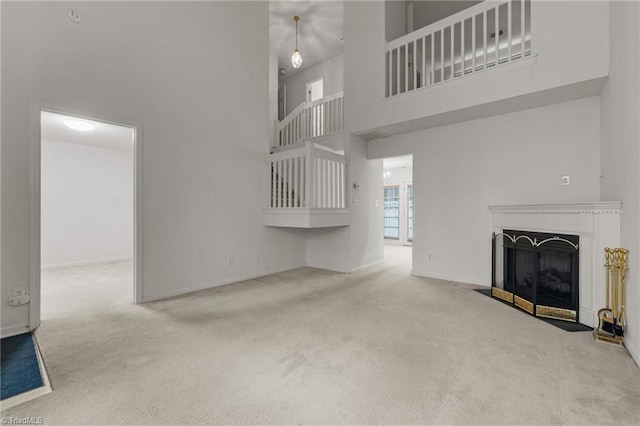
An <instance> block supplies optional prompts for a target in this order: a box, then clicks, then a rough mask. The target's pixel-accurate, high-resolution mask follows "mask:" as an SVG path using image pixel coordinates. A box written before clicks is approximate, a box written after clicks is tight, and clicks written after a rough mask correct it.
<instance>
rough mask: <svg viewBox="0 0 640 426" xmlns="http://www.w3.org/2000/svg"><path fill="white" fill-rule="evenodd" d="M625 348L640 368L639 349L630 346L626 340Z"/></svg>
mask: <svg viewBox="0 0 640 426" xmlns="http://www.w3.org/2000/svg"><path fill="white" fill-rule="evenodd" d="M624 347H625V348H627V352H629V355H631V358H632V359H633V360H634V361H635V363H636V366H637V367H638V368H640V353H638V349H637V348H636V347H635V346H634V345H630V344H629V341H628V340H626V339H625V341H624Z"/></svg>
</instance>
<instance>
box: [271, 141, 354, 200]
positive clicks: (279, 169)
mask: <svg viewBox="0 0 640 426" xmlns="http://www.w3.org/2000/svg"><path fill="white" fill-rule="evenodd" d="M268 161H269V164H270V171H271V177H270V178H271V182H270V186H271V192H270V194H271V199H270V202H269V207H270V208H272V209H304V208H312V209H344V208H346V191H345V189H346V187H345V185H346V166H347V164H346V157H345V156H344V155H342V154H338V153H335V152H333V151H330V150H328V149H327V148H325V147H323V146H321V145H318V144H315V143H312V142H309V141H307V142H306V143H305V144H304V145H303V146H302V147H300V148H295V149H289V150H286V151H281V152H276V153H274V154H270V155H269V156H268Z"/></svg>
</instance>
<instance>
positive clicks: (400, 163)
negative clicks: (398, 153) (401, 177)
mask: <svg viewBox="0 0 640 426" xmlns="http://www.w3.org/2000/svg"><path fill="white" fill-rule="evenodd" d="M411 168H413V155H407V156H404V157H393V158H385V159H384V160H382V169H383V170H384V171H385V172H387V171H391V170H398V169H411Z"/></svg>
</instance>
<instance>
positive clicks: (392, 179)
mask: <svg viewBox="0 0 640 426" xmlns="http://www.w3.org/2000/svg"><path fill="white" fill-rule="evenodd" d="M384 171H385V172H386V171H389V172H390V176H389V179H387V180H385V181H384V186H397V187H398V188H399V190H400V191H399V195H400V197H399V203H400V211H399V214H400V222H399V225H400V229H399V235H400V237H399V238H398V239H397V240H394V239H391V238H385V240H384V243H385V244H391V245H405V244H411V242H410V241H408V228H409V222H408V220H409V216H408V212H407V210H408V206H409V193H408V189H407V187H408V186H409V185H411V183H412V182H413V168H412V167H411V168H409V167H407V168H399V169H384ZM381 191H382V189H381ZM383 195H384V194H383ZM383 199H384V197H383ZM383 209H384V206H383ZM383 233H384V232H383Z"/></svg>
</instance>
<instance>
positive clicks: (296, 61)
mask: <svg viewBox="0 0 640 426" xmlns="http://www.w3.org/2000/svg"><path fill="white" fill-rule="evenodd" d="M293 20H294V21H296V48H295V50H294V51H293V55H291V65H293V67H294V68H300V65H302V56H300V51H299V50H298V21H299V20H300V17H299V16H294V17H293Z"/></svg>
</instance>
